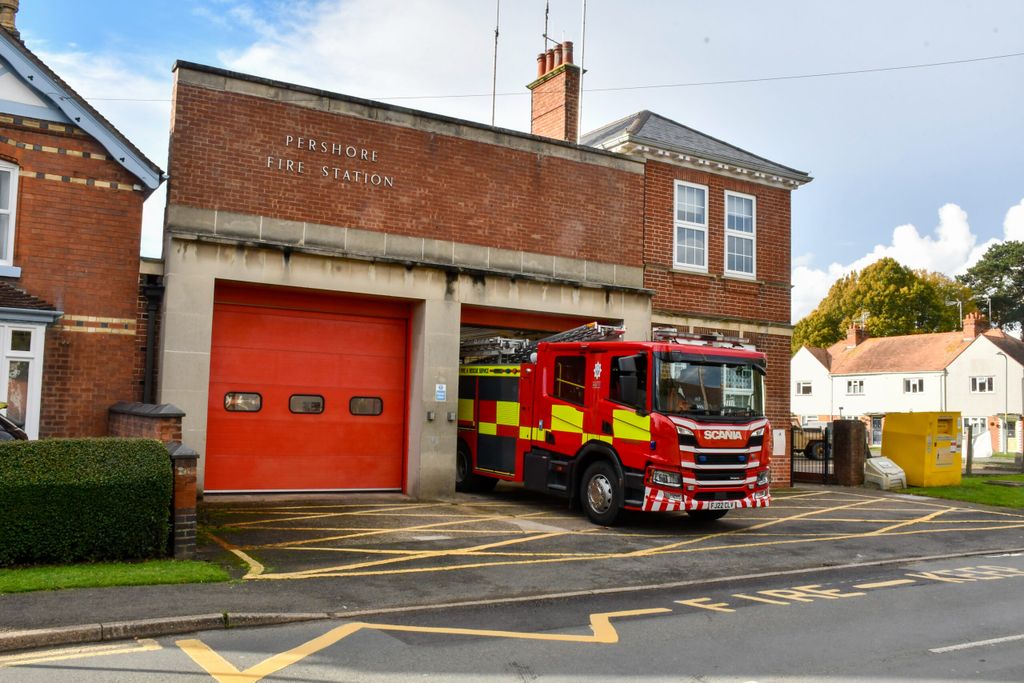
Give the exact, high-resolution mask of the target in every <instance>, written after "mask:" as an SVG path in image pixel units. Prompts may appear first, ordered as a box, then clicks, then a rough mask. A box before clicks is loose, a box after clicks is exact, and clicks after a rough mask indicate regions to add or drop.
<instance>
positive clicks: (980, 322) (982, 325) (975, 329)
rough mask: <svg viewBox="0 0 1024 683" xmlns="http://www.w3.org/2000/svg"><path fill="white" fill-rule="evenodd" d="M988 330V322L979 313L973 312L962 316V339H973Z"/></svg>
mask: <svg viewBox="0 0 1024 683" xmlns="http://www.w3.org/2000/svg"><path fill="white" fill-rule="evenodd" d="M987 329H988V321H987V320H985V318H983V317H982V315H981V313H979V312H978V311H974V312H973V313H968V314H967V315H965V316H964V339H965V340H967V339H974V338H976V337H977V336H978V335H979V334H982V333H984V332H985V330H987Z"/></svg>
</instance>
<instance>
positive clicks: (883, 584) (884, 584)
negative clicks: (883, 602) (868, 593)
mask: <svg viewBox="0 0 1024 683" xmlns="http://www.w3.org/2000/svg"><path fill="white" fill-rule="evenodd" d="M912 583H917V582H916V581H914V580H913V579H893V580H892V581H877V582H875V583H858V584H856V585H855V586H854V588H857V589H859V590H871V589H874V588H891V587H892V586H907V585H909V584H912Z"/></svg>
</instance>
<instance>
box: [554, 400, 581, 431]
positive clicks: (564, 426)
mask: <svg viewBox="0 0 1024 683" xmlns="http://www.w3.org/2000/svg"><path fill="white" fill-rule="evenodd" d="M551 431H553V432H574V433H576V434H582V433H583V411H582V410H580V409H579V408H573V407H572V406H551Z"/></svg>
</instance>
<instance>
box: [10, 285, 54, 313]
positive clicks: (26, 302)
mask: <svg viewBox="0 0 1024 683" xmlns="http://www.w3.org/2000/svg"><path fill="white" fill-rule="evenodd" d="M0 308H19V309H30V310H34V311H56V310H57V308H56V306H54V305H53V304H49V303H47V302H45V301H43V300H42V299H40V298H37V297H34V296H32V295H31V294H29V293H27V292H24V291H22V290H20V289H18V288H17V287H15V286H14V285H12V284H11V283H9V282H6V281H4V280H0Z"/></svg>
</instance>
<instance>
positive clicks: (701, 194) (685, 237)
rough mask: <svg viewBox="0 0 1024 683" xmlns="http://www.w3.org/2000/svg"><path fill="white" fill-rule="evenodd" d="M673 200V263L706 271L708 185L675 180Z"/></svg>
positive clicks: (690, 268)
mask: <svg viewBox="0 0 1024 683" xmlns="http://www.w3.org/2000/svg"><path fill="white" fill-rule="evenodd" d="M675 204H676V206H675V255H674V257H673V258H674V261H675V265H676V267H677V268H686V269H688V270H700V271H704V272H707V269H708V248H707V247H708V188H706V187H704V186H703V185H693V184H690V183H684V182H683V181H681V180H677V181H676V202H675Z"/></svg>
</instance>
